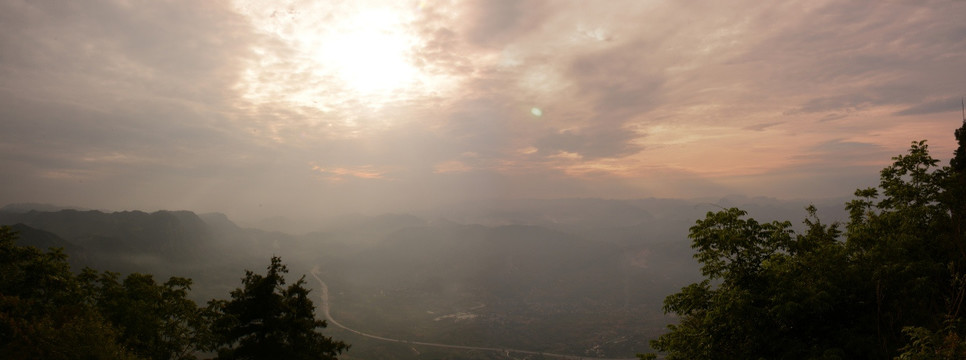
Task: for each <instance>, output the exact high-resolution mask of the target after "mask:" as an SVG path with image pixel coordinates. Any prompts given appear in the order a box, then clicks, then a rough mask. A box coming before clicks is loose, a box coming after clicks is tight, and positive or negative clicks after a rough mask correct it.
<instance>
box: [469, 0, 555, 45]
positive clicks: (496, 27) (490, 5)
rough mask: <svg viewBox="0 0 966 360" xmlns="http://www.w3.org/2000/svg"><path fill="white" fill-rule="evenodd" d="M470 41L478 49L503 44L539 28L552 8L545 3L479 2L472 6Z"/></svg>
mask: <svg viewBox="0 0 966 360" xmlns="http://www.w3.org/2000/svg"><path fill="white" fill-rule="evenodd" d="M468 8H469V9H470V16H469V23H468V26H469V28H468V29H467V30H466V38H467V40H468V41H469V42H470V43H472V44H475V45H478V46H485V47H502V45H503V44H505V43H507V42H510V41H512V40H513V39H514V38H517V37H520V36H521V35H522V34H525V33H526V32H528V31H530V30H532V29H534V28H537V27H539V25H540V23H541V22H542V20H543V19H544V18H545V17H546V16H547V13H548V10H551V8H550V7H549V6H545V4H544V3H543V1H526V2H524V1H515V0H478V1H473V2H471V3H470V4H469V6H468Z"/></svg>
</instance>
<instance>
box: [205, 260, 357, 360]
mask: <svg viewBox="0 0 966 360" xmlns="http://www.w3.org/2000/svg"><path fill="white" fill-rule="evenodd" d="M285 273H288V269H287V268H286V266H285V265H283V264H282V263H281V259H279V258H278V257H272V262H271V264H270V265H269V266H268V272H267V274H266V275H264V276H263V275H260V274H255V273H254V272H252V271H246V272H245V278H244V279H242V283H243V285H244V288H238V289H235V290H234V291H232V292H231V298H232V299H231V300H230V301H213V302H211V303H209V308H211V309H212V310H213V311H215V312H216V313H217V314H218V318H217V320H216V321H215V323H214V331H215V333H216V334H217V335H218V336H219V337H218V340H217V341H218V343H219V344H220V345H222V347H221V348H219V349H218V357H219V358H220V359H274V358H278V359H335V358H336V356H338V355H339V354H341V353H342V352H343V351H345V350H347V349H348V348H349V346H348V345H347V344H345V343H343V342H341V341H334V340H332V339H331V338H329V337H326V336H324V335H322V334H321V333H320V332H319V331H318V330H317V329H319V328H324V327H325V325H326V324H325V321H322V320H317V319H316V318H315V306H314V305H313V303H312V300H310V299H309V290H308V289H306V288H305V287H304V286H303V285H304V284H305V277H304V276H303V277H302V278H300V279H299V280H298V281H296V282H295V283H294V284H291V285H289V286H288V287H284V285H285V278H284V274H285Z"/></svg>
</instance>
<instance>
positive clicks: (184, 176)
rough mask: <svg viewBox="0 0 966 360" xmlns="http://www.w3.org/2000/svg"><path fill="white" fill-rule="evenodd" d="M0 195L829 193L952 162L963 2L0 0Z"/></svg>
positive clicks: (394, 206) (963, 65)
mask: <svg viewBox="0 0 966 360" xmlns="http://www.w3.org/2000/svg"><path fill="white" fill-rule="evenodd" d="M0 92H2V93H0V95H2V96H0V167H2V169H3V170H2V171H0V203H10V202H47V203H55V204H62V205H75V206H85V207H91V208H106V209H135V208H138V209H146V210H152V209H162V208H163V209H190V210H197V211H222V212H226V213H228V214H229V215H235V216H241V217H253V216H270V215H273V214H288V213H289V212H291V211H293V210H299V211H302V210H305V211H312V212H313V213H316V212H339V211H374V210H379V209H387V210H405V209H418V208H422V207H427V206H431V205H433V204H437V203H440V202H448V201H462V200H474V199H500V198H514V197H533V198H548V197H606V198H634V197H650V196H655V197H699V196H721V195H726V194H745V195H751V196H758V195H762V196H773V197H779V198H810V197H831V196H843V195H848V194H850V193H851V192H852V191H853V190H854V189H855V188H858V187H866V186H870V185H874V184H875V180H876V179H877V172H878V170H879V169H880V168H882V167H883V166H885V165H886V164H888V163H889V162H890V160H889V159H890V157H891V156H894V155H896V154H899V153H902V152H904V151H905V149H907V148H908V145H909V143H910V142H911V141H913V140H919V139H928V140H929V143H930V144H931V149H932V150H933V153H934V155H935V156H936V157H938V158H941V159H943V160H944V161H945V160H946V159H948V157H949V155H950V153H951V152H952V148H953V143H954V140H953V138H952V131H953V129H955V128H957V127H959V125H960V117H961V115H960V98H961V97H962V96H964V95H966V1H919V0H916V1H884V0H872V1H817V0H807V1H759V0H749V1H646V0H634V1H612V0H608V1H563V0H560V1H516V0H510V1H503V0H481V1H451V0H437V1H434V0H425V1H409V2H407V1H398V0H393V1H384V2H379V1H359V0H353V1H344V2H343V1H287V2H286V1H267V0H266V1H242V0H239V1H234V2H216V1H147V0H146V1H96V0H84V1H27V0H22V1H21V0H0Z"/></svg>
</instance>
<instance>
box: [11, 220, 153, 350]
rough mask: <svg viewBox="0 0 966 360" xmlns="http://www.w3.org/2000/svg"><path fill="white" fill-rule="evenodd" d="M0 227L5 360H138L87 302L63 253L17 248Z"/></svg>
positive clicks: (13, 237) (55, 250)
mask: <svg viewBox="0 0 966 360" xmlns="http://www.w3.org/2000/svg"><path fill="white" fill-rule="evenodd" d="M16 238H17V236H16V234H15V233H14V232H13V231H12V230H11V229H10V227H7V226H0V354H3V358H5V359H65V360H66V359H105V360H106V359H136V357H135V356H134V355H132V354H131V353H129V352H128V351H127V350H126V349H125V348H124V347H123V346H122V345H120V344H119V341H118V334H117V331H116V329H115V328H114V327H113V326H112V325H111V323H110V322H108V321H107V320H105V319H104V318H103V317H102V316H101V314H100V313H99V312H97V310H96V309H94V308H93V307H91V306H90V305H89V302H87V301H85V299H84V292H83V291H81V287H80V286H79V283H78V281H77V279H76V278H75V277H74V276H73V274H72V273H71V271H70V265H68V264H67V256H66V255H64V253H63V251H61V250H60V249H54V250H51V251H48V252H42V251H40V250H38V249H36V248H34V247H27V246H18V245H16V244H15V240H16Z"/></svg>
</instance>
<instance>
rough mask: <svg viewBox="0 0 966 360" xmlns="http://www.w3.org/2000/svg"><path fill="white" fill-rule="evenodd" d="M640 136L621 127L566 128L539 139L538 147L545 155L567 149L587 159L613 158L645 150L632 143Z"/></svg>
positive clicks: (566, 150)
mask: <svg viewBox="0 0 966 360" xmlns="http://www.w3.org/2000/svg"><path fill="white" fill-rule="evenodd" d="M639 137H640V135H638V134H636V133H634V132H632V131H629V130H625V129H619V128H617V129H615V128H608V127H597V128H589V129H585V130H582V131H573V130H565V131H560V132H557V133H553V134H549V135H546V136H544V137H542V138H540V139H538V140H537V143H536V147H537V148H538V149H539V150H540V153H541V154H543V155H545V156H553V155H555V154H557V153H558V152H559V151H565V152H570V153H577V154H579V155H581V156H582V157H584V158H585V159H597V158H613V157H621V156H625V155H630V154H633V153H636V152H638V151H641V150H643V148H642V147H641V146H640V145H637V144H633V143H632V142H633V141H634V140H635V139H637V138H639Z"/></svg>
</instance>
